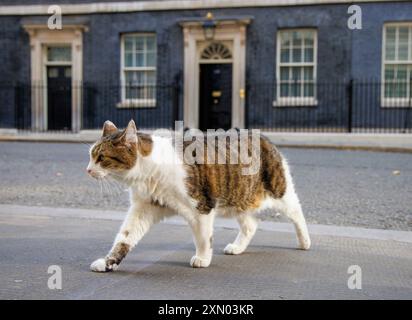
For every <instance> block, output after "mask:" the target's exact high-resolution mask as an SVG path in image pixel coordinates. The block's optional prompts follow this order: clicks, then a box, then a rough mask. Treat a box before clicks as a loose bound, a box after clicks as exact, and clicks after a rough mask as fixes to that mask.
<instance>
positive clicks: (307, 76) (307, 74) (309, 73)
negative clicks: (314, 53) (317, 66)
mask: <svg viewBox="0 0 412 320" xmlns="http://www.w3.org/2000/svg"><path fill="white" fill-rule="evenodd" d="M303 79H304V80H306V81H313V67H304V68H303Z"/></svg>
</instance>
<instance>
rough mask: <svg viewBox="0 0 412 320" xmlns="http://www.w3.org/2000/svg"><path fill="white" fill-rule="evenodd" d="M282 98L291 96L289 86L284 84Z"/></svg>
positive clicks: (282, 85) (281, 88) (281, 89)
mask: <svg viewBox="0 0 412 320" xmlns="http://www.w3.org/2000/svg"><path fill="white" fill-rule="evenodd" d="M280 96H281V97H288V96H289V85H288V84H287V83H282V84H281V85H280Z"/></svg>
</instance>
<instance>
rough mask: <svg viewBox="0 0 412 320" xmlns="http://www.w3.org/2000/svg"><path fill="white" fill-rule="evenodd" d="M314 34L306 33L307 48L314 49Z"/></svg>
mask: <svg viewBox="0 0 412 320" xmlns="http://www.w3.org/2000/svg"><path fill="white" fill-rule="evenodd" d="M313 38H314V32H305V34H304V40H305V42H304V43H305V47H313Z"/></svg>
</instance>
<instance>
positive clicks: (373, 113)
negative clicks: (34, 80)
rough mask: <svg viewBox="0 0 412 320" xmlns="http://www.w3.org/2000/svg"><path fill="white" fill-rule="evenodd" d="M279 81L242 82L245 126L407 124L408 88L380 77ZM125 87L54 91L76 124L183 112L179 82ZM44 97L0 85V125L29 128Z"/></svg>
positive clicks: (175, 116)
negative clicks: (65, 99)
mask: <svg viewBox="0 0 412 320" xmlns="http://www.w3.org/2000/svg"><path fill="white" fill-rule="evenodd" d="M408 85H409V86H410V84H408ZM281 86H282V85H281V84H279V85H277V84H276V83H271V84H268V83H254V84H253V85H249V86H248V87H247V88H246V97H245V108H246V110H245V125H246V127H247V128H258V129H261V130H265V131H285V132H377V133H408V132H409V133H411V132H412V101H411V94H412V88H408V87H405V86H402V87H400V88H397V87H396V86H395V87H393V85H392V87H386V88H385V86H384V84H382V83H380V82H376V81H360V80H353V81H346V82H336V83H332V82H328V83H321V82H318V83H316V84H310V86H311V87H310V86H309V85H307V86H306V84H303V85H300V86H299V87H300V89H297V86H293V84H289V88H285V87H281ZM305 86H306V87H305ZM126 89H128V90H129V89H130V88H124V87H122V86H119V85H112V84H107V83H93V84H91V83H90V84H88V83H83V84H81V85H77V86H65V87H62V88H61V90H62V96H64V94H63V93H66V95H65V96H67V92H65V90H70V92H71V97H76V99H77V100H76V99H74V100H72V101H71V102H70V103H77V104H78V106H77V110H81V114H80V116H79V119H81V120H80V121H81V123H80V126H79V129H82V130H87V129H98V128H101V126H102V123H103V122H104V121H105V120H107V119H110V120H111V121H113V122H114V123H116V124H118V125H119V126H120V127H122V126H125V125H126V124H127V122H128V121H129V119H131V118H133V119H135V120H136V122H137V124H138V126H139V127H140V128H142V129H156V128H174V121H175V120H179V119H182V118H183V115H182V110H183V99H182V96H183V94H184V93H183V92H182V90H181V88H180V86H179V85H177V84H171V85H164V86H154V87H150V88H148V87H147V86H146V87H144V88H139V87H133V88H132V90H129V91H126ZM405 90H406V91H405ZM126 92H127V93H126ZM42 95H43V96H42ZM124 95H127V98H129V99H125V96H124ZM35 99H38V101H35ZM39 101H41V102H39ZM45 101H47V88H46V86H44V85H28V84H14V85H1V86H0V103H1V108H0V128H5V127H6V128H17V129H20V130H30V131H33V130H34V129H35V128H34V125H33V119H34V116H33V112H35V111H33V110H34V109H33V104H34V103H37V104H39V103H46V102H45ZM40 107H41V106H40ZM46 109H47V108H46ZM44 117H47V114H44ZM72 121H73V119H72ZM43 130H44V129H43Z"/></svg>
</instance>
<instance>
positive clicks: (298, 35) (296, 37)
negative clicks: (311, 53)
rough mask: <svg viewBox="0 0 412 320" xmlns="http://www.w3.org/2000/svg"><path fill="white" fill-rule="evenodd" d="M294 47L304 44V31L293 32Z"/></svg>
mask: <svg viewBox="0 0 412 320" xmlns="http://www.w3.org/2000/svg"><path fill="white" fill-rule="evenodd" d="M292 43H293V46H294V47H301V46H302V33H301V32H299V31H294V32H293V40H292Z"/></svg>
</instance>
